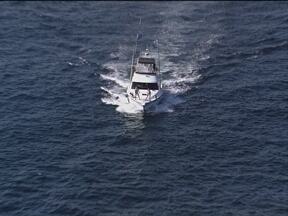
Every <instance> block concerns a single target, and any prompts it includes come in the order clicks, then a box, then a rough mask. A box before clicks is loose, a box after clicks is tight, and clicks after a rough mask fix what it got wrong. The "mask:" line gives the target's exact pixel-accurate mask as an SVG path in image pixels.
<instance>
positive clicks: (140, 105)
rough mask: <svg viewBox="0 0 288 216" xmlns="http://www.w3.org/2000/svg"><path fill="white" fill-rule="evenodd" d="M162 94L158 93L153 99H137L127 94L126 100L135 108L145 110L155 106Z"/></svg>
mask: <svg viewBox="0 0 288 216" xmlns="http://www.w3.org/2000/svg"><path fill="white" fill-rule="evenodd" d="M161 96H162V94H160V95H159V96H158V97H157V98H155V99H154V100H139V99H137V98H135V97H132V96H128V102H129V103H131V104H133V105H134V106H135V107H136V109H137V110H139V111H141V112H147V111H149V110H150V109H151V108H152V107H154V106H157V105H158V104H159V103H160V101H161V98H162V97H161Z"/></svg>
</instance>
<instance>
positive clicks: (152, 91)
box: [127, 42, 163, 112]
mask: <svg viewBox="0 0 288 216" xmlns="http://www.w3.org/2000/svg"><path fill="white" fill-rule="evenodd" d="M136 44H137V43H136ZM157 48H158V42H157ZM162 94H163V90H162V83H161V76H160V61H159V49H158V64H157V62H156V57H155V54H153V53H150V51H149V50H148V49H146V50H145V51H144V52H140V55H139V57H138V58H137V59H136V62H134V54H133V57H132V66H131V72H130V84H129V86H128V88H127V99H128V102H129V103H133V104H135V106H136V107H137V108H138V109H139V110H141V111H143V112H145V111H147V110H149V108H150V107H151V106H154V105H157V103H158V102H159V101H160V99H161V96H162Z"/></svg>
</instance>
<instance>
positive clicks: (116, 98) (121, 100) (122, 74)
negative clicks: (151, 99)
mask: <svg viewBox="0 0 288 216" xmlns="http://www.w3.org/2000/svg"><path fill="white" fill-rule="evenodd" d="M163 64H164V63H163ZM127 65H129V61H127ZM104 67H105V68H106V69H108V71H109V73H108V74H100V77H101V79H102V80H103V81H105V82H103V83H104V85H103V86H101V89H102V90H103V98H101V101H102V102H103V103H105V104H109V105H114V106H116V110H117V111H118V112H122V113H140V112H141V110H139V108H137V106H135V105H133V104H132V103H129V102H128V100H127V97H126V89H127V87H128V85H129V78H128V73H129V72H128V71H129V68H124V67H123V63H118V64H117V63H107V64H105V65H104ZM163 69H165V70H163V76H162V79H163V89H164V94H163V96H162V99H161V101H160V103H159V104H158V105H157V106H154V107H151V109H150V110H149V111H150V112H156V113H159V112H173V111H174V108H175V106H176V105H177V104H179V103H183V102H184V99H183V98H182V97H181V94H183V93H185V92H187V91H188V90H189V89H190V88H191V87H192V84H193V83H194V82H196V81H197V80H198V79H199V77H200V75H199V74H197V72H196V71H193V72H192V73H191V71H190V72H189V71H187V70H186V71H185V72H186V75H183V74H185V73H184V71H183V74H181V76H179V77H177V75H176V74H177V71H178V70H179V68H176V66H175V65H173V64H167V65H166V66H165V67H163ZM182 69H183V70H185V69H184V68H182ZM166 73H170V78H169V79H168V78H166V79H165V74H166ZM173 74H174V76H173Z"/></svg>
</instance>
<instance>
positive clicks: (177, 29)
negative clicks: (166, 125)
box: [100, 8, 217, 113]
mask: <svg viewBox="0 0 288 216" xmlns="http://www.w3.org/2000/svg"><path fill="white" fill-rule="evenodd" d="M181 10H182V8H180V9H179V13H181ZM175 13H178V12H177V11H176V12H175ZM169 16H174V17H176V18H177V17H179V16H178V15H177V14H170V15H169ZM169 20H170V19H167V22H164V24H163V26H162V27H161V28H159V29H160V30H159V32H158V33H157V37H158V39H159V42H160V56H161V57H160V60H161V74H162V83H163V88H164V89H165V90H164V94H163V96H162V99H161V102H160V104H159V105H157V107H153V109H151V112H173V111H174V109H175V107H176V105H177V104H180V103H183V102H185V100H184V96H183V94H184V93H186V92H187V91H189V90H191V88H192V87H193V85H194V84H195V83H196V82H197V81H198V80H199V78H200V77H201V74H199V69H200V63H201V61H205V60H207V59H209V55H208V54H207V53H209V52H208V51H209V48H210V47H211V45H212V44H213V43H214V41H215V40H216V39H217V36H215V35H210V36H209V35H208V37H207V38H203V40H202V42H201V43H197V44H196V46H195V48H194V49H193V50H192V51H193V54H192V55H191V52H190V54H189V53H187V47H186V44H189V43H190V41H189V37H187V36H185V34H182V33H181V32H184V31H185V30H186V29H189V28H187V26H185V24H183V25H179V22H178V21H177V20H175V19H174V21H169ZM172 20H173V19H172ZM189 25H190V24H189ZM132 46H133V44H131V47H128V46H120V47H119V50H118V52H113V53H111V55H110V57H111V61H110V62H107V63H106V64H105V65H103V67H104V68H105V69H107V70H108V71H109V73H108V74H107V73H105V74H104V72H103V74H101V75H100V76H101V78H102V79H103V80H104V81H105V82H103V84H104V86H102V87H101V89H102V90H103V92H104V96H103V98H102V102H103V103H105V104H111V105H115V106H116V110H117V111H119V112H124V113H138V112H139V110H137V108H136V107H134V106H133V105H132V104H129V103H128V100H127V98H126V96H125V93H126V89H127V87H128V85H129V77H128V76H129V69H130V68H129V65H130V64H131V62H130V61H131V59H130V58H131V54H132V53H131V51H132V50H133V47H132ZM179 56H185V59H181V60H179V61H178V60H175V58H176V59H177V58H178V57H179ZM107 70H105V71H107Z"/></svg>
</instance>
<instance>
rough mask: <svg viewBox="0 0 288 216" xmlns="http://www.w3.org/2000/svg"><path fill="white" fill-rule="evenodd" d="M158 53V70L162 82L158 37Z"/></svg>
mask: <svg viewBox="0 0 288 216" xmlns="http://www.w3.org/2000/svg"><path fill="white" fill-rule="evenodd" d="M157 53H158V67H159V69H158V70H159V71H158V73H159V78H160V82H161V73H160V53H159V41H158V39H157Z"/></svg>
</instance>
